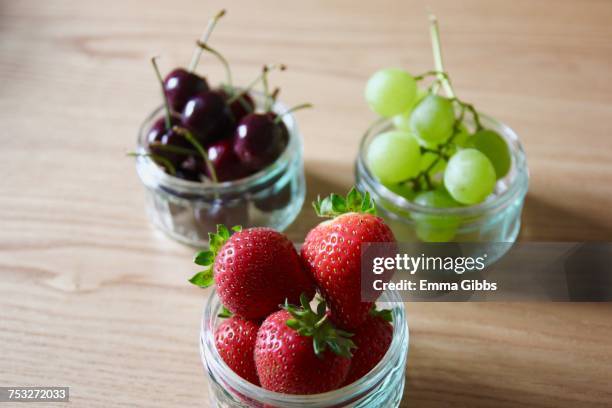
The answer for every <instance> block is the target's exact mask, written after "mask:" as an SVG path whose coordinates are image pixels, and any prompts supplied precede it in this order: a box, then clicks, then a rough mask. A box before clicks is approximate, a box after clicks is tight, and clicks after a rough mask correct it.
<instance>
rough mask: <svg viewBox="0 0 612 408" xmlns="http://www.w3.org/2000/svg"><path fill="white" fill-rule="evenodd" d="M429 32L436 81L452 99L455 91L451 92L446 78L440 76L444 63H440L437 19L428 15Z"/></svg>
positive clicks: (440, 52) (451, 88) (440, 46)
mask: <svg viewBox="0 0 612 408" xmlns="http://www.w3.org/2000/svg"><path fill="white" fill-rule="evenodd" d="M429 31H430V34H431V48H432V51H433V58H434V66H435V69H436V71H437V72H438V74H437V76H438V79H439V80H440V83H441V84H442V87H443V88H444V91H445V92H446V94H447V95H448V96H449V97H451V98H454V97H455V91H454V90H453V86H452V85H451V83H450V81H449V80H448V76H446V77H445V76H444V75H441V74H440V73H442V72H445V70H444V63H443V61H442V45H441V41H440V29H439V27H438V19H437V18H436V16H435V15H433V14H430V15H429ZM436 91H437V89H436Z"/></svg>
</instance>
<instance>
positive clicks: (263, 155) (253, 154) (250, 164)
mask: <svg viewBox="0 0 612 408" xmlns="http://www.w3.org/2000/svg"><path fill="white" fill-rule="evenodd" d="M286 146H287V142H286V140H285V135H284V131H283V128H282V127H281V126H279V124H278V123H276V122H275V121H274V119H272V117H271V116H270V115H268V114H267V113H250V114H248V115H247V116H245V117H244V118H243V119H242V120H241V121H240V123H239V124H238V127H237V128H236V132H235V134H234V152H235V153H236V155H237V156H238V158H239V159H240V161H241V162H242V164H243V165H244V166H246V167H247V168H249V169H251V170H253V171H257V170H261V169H263V168H264V167H266V166H268V165H269V164H272V163H273V162H274V161H275V160H276V159H277V158H278V156H280V155H281V153H282V152H283V150H285V147H286Z"/></svg>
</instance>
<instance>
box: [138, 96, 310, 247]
mask: <svg viewBox="0 0 612 408" xmlns="http://www.w3.org/2000/svg"><path fill="white" fill-rule="evenodd" d="M251 96H252V97H253V99H254V101H255V103H256V105H257V106H262V105H263V102H264V101H263V96H262V95H261V94H257V93H251ZM272 110H273V111H274V112H276V113H277V114H279V115H280V114H283V113H284V112H286V111H287V108H286V107H285V106H284V105H283V104H282V103H280V102H276V103H275V104H274V105H273V107H272ZM162 115H163V107H159V108H157V109H155V110H154V111H153V112H152V113H151V114H150V115H149V116H148V117H147V118H146V119H145V121H144V123H143V124H142V125H141V127H140V130H139V132H138V140H137V152H138V153H146V152H147V146H146V137H147V132H148V130H149V128H150V127H151V126H152V124H153V123H154V122H155V120H156V119H157V118H159V117H160V116H162ZM282 120H283V122H284V123H285V125H286V126H287V129H288V131H289V143H288V145H287V148H286V149H285V151H284V152H283V153H282V154H281V156H280V157H279V158H278V159H277V160H276V161H275V162H274V163H273V164H271V165H270V166H268V167H266V168H265V169H263V170H261V171H259V172H257V173H255V174H252V175H250V176H249V177H246V178H243V179H239V180H234V181H227V182H222V183H218V184H212V183H210V182H206V183H199V182H194V181H188V180H183V179H180V178H177V177H173V176H171V175H169V174H167V173H166V172H164V171H163V170H162V169H161V168H160V167H159V166H158V165H157V164H156V163H155V162H154V161H153V160H151V159H150V158H149V157H142V156H139V157H137V159H136V170H137V172H138V176H139V177H140V180H141V181H142V184H143V185H144V186H145V202H146V204H145V207H146V212H147V214H148V216H149V219H150V220H151V222H152V223H153V225H155V226H156V227H157V228H159V229H160V230H161V231H163V232H165V233H166V234H167V235H168V236H170V237H171V238H173V239H175V240H177V241H180V242H182V243H185V244H188V245H192V246H195V247H206V246H207V245H208V233H209V232H214V231H216V225H217V224H225V225H227V226H234V225H242V226H243V227H245V228H248V227H252V226H262V227H270V228H274V229H276V230H279V231H283V230H285V229H286V228H287V227H288V226H289V225H290V224H291V223H292V222H293V220H294V219H295V217H296V216H297V215H298V213H299V211H300V209H301V208H302V205H303V204H304V198H305V196H306V182H305V178H304V159H303V147H302V136H301V134H300V132H299V130H298V127H297V123H296V120H295V117H294V116H293V115H292V114H286V115H284V116H283V118H282Z"/></svg>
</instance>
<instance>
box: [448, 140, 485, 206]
mask: <svg viewBox="0 0 612 408" xmlns="http://www.w3.org/2000/svg"><path fill="white" fill-rule="evenodd" d="M444 186H445V187H446V189H447V190H448V192H449V193H450V195H451V196H452V197H453V198H454V199H455V200H457V201H458V202H460V203H461V204H477V203H480V202H482V201H484V199H485V198H487V196H488V195H489V194H491V193H492V192H493V189H494V188H495V169H494V168H493V165H492V164H491V161H490V160H489V159H488V158H487V156H485V155H484V154H483V153H481V152H480V151H478V150H476V149H463V150H460V151H458V152H457V153H455V154H454V155H453V156H452V157H451V158H450V160H449V161H448V164H447V166H446V170H445V171H444Z"/></svg>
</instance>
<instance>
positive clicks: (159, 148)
mask: <svg viewBox="0 0 612 408" xmlns="http://www.w3.org/2000/svg"><path fill="white" fill-rule="evenodd" d="M175 148H176V149H177V150H178V149H185V150H193V146H192V144H191V143H190V142H189V140H187V138H186V137H185V135H184V134H182V133H180V132H178V131H177V130H176V128H174V127H173V128H171V129H170V130H168V131H166V132H165V133H163V134H162V135H161V136H160V138H159V140H157V141H156V143H155V144H152V145H150V146H149V150H151V153H153V154H155V155H158V156H161V157H164V158H166V159H168V160H169V161H170V162H171V163H172V164H173V165H174V166H175V167H176V168H177V170H179V167H180V165H181V163H182V162H183V160H185V158H186V154H185V153H182V152H179V151H177V150H175Z"/></svg>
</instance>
